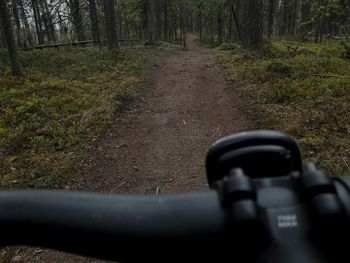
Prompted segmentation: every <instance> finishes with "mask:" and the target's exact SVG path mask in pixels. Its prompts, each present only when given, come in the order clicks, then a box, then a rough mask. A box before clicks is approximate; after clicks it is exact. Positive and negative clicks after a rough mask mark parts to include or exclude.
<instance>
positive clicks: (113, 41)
mask: <svg viewBox="0 0 350 263" xmlns="http://www.w3.org/2000/svg"><path fill="white" fill-rule="evenodd" d="M103 8H104V13H105V23H106V36H107V47H108V49H109V50H112V49H117V48H119V45H118V33H117V22H116V15H115V7H114V0H103Z"/></svg>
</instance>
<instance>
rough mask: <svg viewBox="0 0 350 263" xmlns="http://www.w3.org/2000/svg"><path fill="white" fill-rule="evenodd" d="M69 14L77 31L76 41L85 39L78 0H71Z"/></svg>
mask: <svg viewBox="0 0 350 263" xmlns="http://www.w3.org/2000/svg"><path fill="white" fill-rule="evenodd" d="M70 5H71V15H72V17H73V24H74V27H75V31H76V33H77V37H78V41H84V40H85V32H84V26H83V19H82V17H81V12H80V1H79V0H71V2H70Z"/></svg>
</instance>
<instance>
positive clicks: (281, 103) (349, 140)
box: [216, 41, 350, 175]
mask: <svg viewBox="0 0 350 263" xmlns="http://www.w3.org/2000/svg"><path fill="white" fill-rule="evenodd" d="M343 52H344V50H343V49H342V46H341V45H340V44H338V43H330V44H327V45H321V44H311V43H297V42H292V41H278V42H273V44H266V45H265V47H264V48H262V49H261V50H259V51H255V52H253V51H245V50H243V49H234V50H233V51H229V52H227V51H226V52H220V51H217V52H216V54H217V59H218V63H219V64H220V66H221V67H222V69H223V70H224V71H225V73H226V74H227V76H228V78H229V79H230V80H233V82H232V86H233V87H234V89H235V90H237V91H238V93H239V94H241V95H242V99H243V101H245V102H246V103H247V106H248V107H249V108H251V109H253V110H254V112H256V120H257V123H258V128H264V129H275V130H280V131H283V132H286V133H288V134H291V135H292V136H294V137H295V138H296V139H297V140H298V142H299V144H300V146H301V148H302V152H303V156H304V159H305V161H314V162H316V163H317V164H318V165H320V166H321V167H322V168H323V169H325V170H326V171H327V172H328V173H330V174H331V175H341V174H350V169H349V166H350V147H349V145H350V60H348V59H345V58H343Z"/></svg>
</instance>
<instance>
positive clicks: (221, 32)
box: [217, 6, 224, 45]
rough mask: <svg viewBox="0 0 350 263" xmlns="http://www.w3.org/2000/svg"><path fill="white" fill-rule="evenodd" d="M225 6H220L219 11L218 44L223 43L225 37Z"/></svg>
mask: <svg viewBox="0 0 350 263" xmlns="http://www.w3.org/2000/svg"><path fill="white" fill-rule="evenodd" d="M222 10H223V7H222V6H219V7H218V11H217V28H218V29H217V30H218V44H219V45H221V44H222V42H223V38H224V23H223V17H222V15H223V14H222Z"/></svg>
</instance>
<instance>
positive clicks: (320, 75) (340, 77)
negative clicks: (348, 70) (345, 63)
mask: <svg viewBox="0 0 350 263" xmlns="http://www.w3.org/2000/svg"><path fill="white" fill-rule="evenodd" d="M309 75H310V76H315V77H321V78H338V79H350V77H348V76H340V75H329V74H309Z"/></svg>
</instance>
